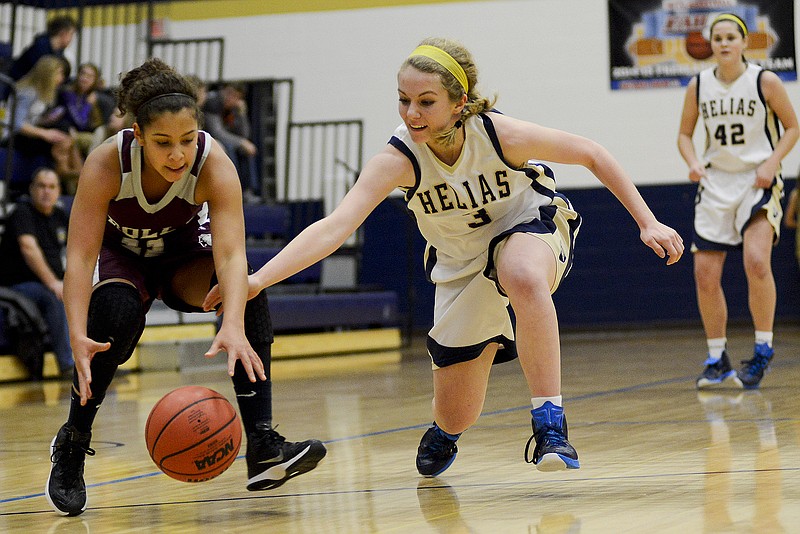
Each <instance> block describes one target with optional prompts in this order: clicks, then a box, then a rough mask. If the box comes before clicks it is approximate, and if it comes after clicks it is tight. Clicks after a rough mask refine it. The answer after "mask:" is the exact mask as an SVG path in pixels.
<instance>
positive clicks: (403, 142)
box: [389, 114, 555, 282]
mask: <svg viewBox="0 0 800 534" xmlns="http://www.w3.org/2000/svg"><path fill="white" fill-rule="evenodd" d="M464 128H465V135H466V138H465V141H464V147H463V149H462V150H461V155H460V156H459V158H458V161H456V162H455V163H454V164H453V165H452V166H450V165H447V164H445V163H443V162H442V161H441V160H439V159H438V158H437V157H436V156H435V155H434V154H433V152H432V151H431V150H430V148H428V146H427V145H426V144H421V145H420V144H416V143H414V142H413V141H412V140H411V136H410V135H409V133H408V130H407V129H406V127H405V125H401V126H400V127H398V128H397V130H395V133H394V136H393V137H392V138H391V139H390V141H389V143H390V144H391V145H392V146H394V147H395V148H397V149H398V150H400V151H401V152H403V153H404V154H405V155H406V156H407V157H408V158H409V160H411V163H412V165H413V166H414V171H415V174H416V184H415V185H414V187H411V188H409V189H407V190H405V199H406V202H407V203H408V208H409V209H410V210H411V212H412V213H413V215H414V216H415V218H416V222H417V225H418V226H419V229H420V232H421V233H422V235H423V237H424V238H425V239H426V240H427V242H428V245H429V249H430V247H434V248H435V249H436V257H437V262H439V264H440V267H442V266H443V265H441V264H442V263H445V264H449V265H450V266H452V269H446V270H447V271H449V272H446V273H445V272H442V271H441V270H440V271H439V278H440V279H439V280H433V281H435V282H438V281H443V280H442V278H445V279H455V278H458V277H460V276H464V275H466V274H469V273H468V271H471V270H474V269H476V268H482V267H484V266H485V265H486V263H485V258H483V259H482V260H480V261H477V262H473V261H472V260H475V259H477V258H480V257H481V256H482V255H485V254H486V251H487V250H488V248H489V244H490V242H491V240H492V239H493V238H494V237H496V236H497V235H498V234H500V233H501V232H503V231H504V230H508V229H510V228H512V227H514V226H516V225H518V224H520V223H523V222H529V221H532V220H533V219H548V220H549V216H547V215H545V216H544V217H543V216H542V214H541V212H540V208H542V207H544V206H549V205H550V204H551V203H552V201H553V196H554V195H555V180H554V179H553V174H552V171H550V169H549V168H547V167H546V166H544V165H541V164H533V163H531V164H529V165H528V166H527V167H526V168H523V169H514V168H512V167H510V166H509V164H508V163H507V162H506V161H505V160H504V159H503V154H502V149H501V147H500V143H499V141H498V139H497V134H496V132H495V130H494V125H493V123H492V120H491V119H490V118H489V114H480V115H478V116H475V117H471V118H470V119H469V120H467V121H465V126H464ZM426 256H427V254H426ZM457 266H459V267H457Z"/></svg>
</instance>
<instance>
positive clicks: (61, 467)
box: [44, 423, 94, 515]
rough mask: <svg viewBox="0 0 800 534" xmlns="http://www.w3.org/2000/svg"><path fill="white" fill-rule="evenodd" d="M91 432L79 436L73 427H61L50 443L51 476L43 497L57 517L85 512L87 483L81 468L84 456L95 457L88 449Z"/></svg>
mask: <svg viewBox="0 0 800 534" xmlns="http://www.w3.org/2000/svg"><path fill="white" fill-rule="evenodd" d="M91 439H92V433H91V432H78V431H77V430H76V429H75V427H74V426H72V425H69V426H68V425H67V424H66V423H65V424H64V426H62V427H61V428H60V429H59V431H58V434H56V437H54V438H53V441H52V443H50V462H52V465H51V466H50V476H48V477H47V485H46V486H45V488H44V494H45V496H46V497H47V502H49V503H50V506H52V507H53V510H55V511H56V513H58V514H61V515H79V514H82V513H83V511H84V510H86V483H85V482H84V481H83V464H84V461H85V460H86V455H87V454H88V455H89V456H94V449H92V448H90V447H89V442H90V441H91Z"/></svg>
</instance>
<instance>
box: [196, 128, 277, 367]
mask: <svg viewBox="0 0 800 534" xmlns="http://www.w3.org/2000/svg"><path fill="white" fill-rule="evenodd" d="M195 200H196V201H197V202H208V211H209V217H210V221H211V242H212V250H213V252H214V268H215V269H216V274H217V279H218V280H219V286H220V291H221V294H222V303H223V305H224V307H225V316H224V318H223V320H222V326H221V327H220V330H219V332H218V333H217V335H216V337H215V338H214V342H213V343H212V345H211V348H210V349H209V351H208V352H207V353H206V356H207V357H211V356H214V355H215V354H217V353H218V352H220V351H225V352H227V353H228V374H230V375H231V376H233V371H234V366H235V364H236V360H237V359H238V360H241V362H242V364H243V365H244V368H245V371H247V375H248V377H249V378H250V380H251V381H252V382H255V380H256V376H258V378H260V379H261V380H266V375H265V374H264V366H263V364H262V362H261V359H260V358H259V357H258V355H257V354H256V352H255V351H254V350H253V348H252V347H251V346H250V343H249V342H248V341H247V338H246V337H245V334H244V308H245V304H246V303H247V291H248V286H247V257H246V255H245V244H244V214H243V210H242V192H241V185H240V182H239V177H238V175H237V173H236V167H235V166H234V165H233V162H231V160H230V158H228V156H227V155H226V154H225V152H224V150H223V149H222V146H221V145H220V144H218V143H216V141H215V142H214V146H213V148H212V149H211V150H210V151H209V154H208V157H207V158H206V161H205V163H204V165H203V169H202V170H201V172H200V177H199V179H198V184H197V191H196V195H195Z"/></svg>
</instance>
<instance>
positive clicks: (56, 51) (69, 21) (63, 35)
mask: <svg viewBox="0 0 800 534" xmlns="http://www.w3.org/2000/svg"><path fill="white" fill-rule="evenodd" d="M77 30H78V25H77V23H76V22H75V20H74V19H73V18H72V17H70V16H68V15H67V16H63V17H54V18H52V19H50V21H49V22H48V23H47V33H40V34H38V35H37V36H36V37H35V38H34V39H33V43H31V44H30V45H29V46H28V48H26V49H25V50H23V51H22V53H21V54H20V55H19V56H18V57H17V58H15V59H14V61H13V62H12V64H11V68H10V69H9V71H8V75H9V76H11V77H12V78H13V79H14V80H19V79H20V78H22V77H23V76H25V75H26V74H28V72H30V70H31V69H32V68H33V66H34V65H36V62H37V61H39V59H40V58H41V57H42V56H58V57H61V58H63V57H64V50H66V48H67V47H68V46H69V45H70V43H72V39H73V38H74V37H75V32H76V31H77ZM65 61H66V60H65ZM64 75H65V78H69V70H67V71H66V72H65V73H64Z"/></svg>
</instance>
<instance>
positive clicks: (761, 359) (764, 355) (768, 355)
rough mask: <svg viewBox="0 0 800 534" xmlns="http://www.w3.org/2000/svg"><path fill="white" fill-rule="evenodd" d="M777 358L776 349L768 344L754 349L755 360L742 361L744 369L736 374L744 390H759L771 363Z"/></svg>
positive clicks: (761, 344)
mask: <svg viewBox="0 0 800 534" xmlns="http://www.w3.org/2000/svg"><path fill="white" fill-rule="evenodd" d="M773 356H775V349H773V348H772V347H770V346H769V345H767V344H766V343H759V344H758V345H756V346H755V349H753V358H752V359H750V360H742V368H741V369H739V372H738V373H737V374H736V380H737V381H738V382H739V384H740V386H741V387H743V388H744V389H757V388H758V386H759V385H760V384H761V379H762V378H764V373H766V372H767V371H768V370H769V362H771V361H772V357H773Z"/></svg>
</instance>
